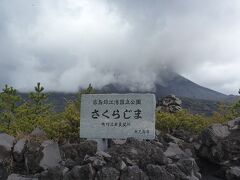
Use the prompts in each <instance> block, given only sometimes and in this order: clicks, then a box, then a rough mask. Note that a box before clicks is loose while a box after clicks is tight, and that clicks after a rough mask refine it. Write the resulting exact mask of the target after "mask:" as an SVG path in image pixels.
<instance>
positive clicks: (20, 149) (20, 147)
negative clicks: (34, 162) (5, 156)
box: [13, 139, 27, 162]
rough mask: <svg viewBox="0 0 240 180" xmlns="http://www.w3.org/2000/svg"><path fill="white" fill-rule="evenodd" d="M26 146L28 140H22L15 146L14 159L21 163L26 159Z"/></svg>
mask: <svg viewBox="0 0 240 180" xmlns="http://www.w3.org/2000/svg"><path fill="white" fill-rule="evenodd" d="M26 144H27V140H26V139H20V140H18V141H17V143H16V144H15V145H14V148H13V157H14V160H15V161H17V162H21V161H22V160H23V159H24V151H25V150H26Z"/></svg>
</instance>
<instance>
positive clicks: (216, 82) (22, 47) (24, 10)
mask: <svg viewBox="0 0 240 180" xmlns="http://www.w3.org/2000/svg"><path fill="white" fill-rule="evenodd" d="M239 9H240V2H239V1H238V0H231V1H229V0H222V1H219V0H210V1H207V0H206V1H202V0H196V1H192V0H184V1H179V0H173V1H169V0H152V1H148V0H131V1H128V0H122V1H117V0H111V1H110V0H109V1H108V0H91V1H89V0H58V1H53V0H24V1H19V0H13V1H9V0H2V1H0V85H1V86H2V85H3V84H4V83H8V84H10V85H12V86H14V87H16V88H17V89H19V90H24V91H25V90H30V89H32V87H33V86H34V85H35V84H36V82H38V81H40V82H42V83H43V84H44V86H46V88H47V89H48V90H55V91H76V90H77V89H78V88H79V86H82V87H85V86H87V85H88V84H89V83H92V84H93V85H94V86H95V87H101V86H103V85H105V84H108V83H111V82H116V81H117V82H121V83H125V84H133V83H134V84H137V87H140V88H145V89H151V88H152V87H153V84H154V81H155V80H156V78H157V74H158V73H159V72H161V71H162V70H163V69H164V68H169V69H172V70H174V71H176V72H177V73H180V74H182V75H185V76H186V77H187V78H190V79H191V80H193V81H195V82H196V83H199V84H201V85H203V86H206V87H209V88H213V89H214V90H218V91H220V92H223V93H227V94H229V93H234V94H236V93H237V90H238V88H239V87H240V70H239V69H240V50H239V48H240V21H239V19H240V11H239Z"/></svg>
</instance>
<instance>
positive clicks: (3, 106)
mask: <svg viewBox="0 0 240 180" xmlns="http://www.w3.org/2000/svg"><path fill="white" fill-rule="evenodd" d="M20 101H21V98H20V97H19V96H18V95H17V91H16V89H14V88H13V87H9V86H8V85H5V87H4V88H3V89H2V92H1V93H0V123H1V125H4V126H5V127H7V129H9V128H10V125H11V123H12V122H13V121H14V120H15V119H16V117H15V115H16V108H17V103H19V102H20Z"/></svg>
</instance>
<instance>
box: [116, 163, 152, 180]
mask: <svg viewBox="0 0 240 180" xmlns="http://www.w3.org/2000/svg"><path fill="white" fill-rule="evenodd" d="M120 180H149V178H148V176H147V175H146V174H145V173H144V172H143V171H142V170H141V169H139V167H138V166H129V167H128V168H127V170H126V171H125V172H123V173H122V174H121V177H120Z"/></svg>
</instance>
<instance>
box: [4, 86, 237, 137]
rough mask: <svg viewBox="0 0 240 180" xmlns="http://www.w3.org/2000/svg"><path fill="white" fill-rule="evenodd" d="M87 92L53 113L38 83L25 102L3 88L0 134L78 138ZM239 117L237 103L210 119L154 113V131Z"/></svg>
mask: <svg viewBox="0 0 240 180" xmlns="http://www.w3.org/2000/svg"><path fill="white" fill-rule="evenodd" d="M90 93H95V90H94V89H93V88H92V86H91V85H89V87H88V88H87V89H85V90H82V91H80V92H78V96H77V98H76V99H75V100H69V101H68V102H67V103H66V105H65V108H64V110H63V111H62V112H56V111H54V107H53V106H52V105H51V104H50V103H48V101H47V98H48V94H47V93H45V92H44V87H43V86H42V85H41V84H40V83H38V84H37V85H36V87H35V89H34V91H33V92H31V93H29V96H28V98H27V99H25V100H23V99H21V97H20V96H18V95H17V91H16V89H14V88H13V87H9V86H8V85H6V86H5V87H4V88H3V89H2V92H1V93H0V131H1V132H6V133H8V134H11V135H14V136H23V135H25V134H28V133H30V132H31V131H32V130H33V129H34V128H36V127H41V128H42V129H43V130H44V131H45V132H46V133H47V136H48V138H51V139H55V140H60V139H61V140H63V139H74V138H78V137H79V126H80V121H79V120H80V100H81V95H82V94H90ZM238 116H240V101H238V102H237V103H235V104H233V105H232V106H226V105H224V104H220V105H219V110H218V111H217V112H214V113H213V115H212V116H210V117H205V116H202V115H196V114H191V113H190V112H188V111H187V110H182V111H179V112H177V113H167V112H157V113H156V129H158V130H160V131H163V132H170V133H171V132H172V131H174V130H176V129H183V130H188V131H191V132H193V133H198V132H200V131H201V130H202V129H203V128H205V127H207V126H209V125H210V124H212V123H224V122H225V121H227V120H230V119H233V118H235V117H238Z"/></svg>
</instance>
